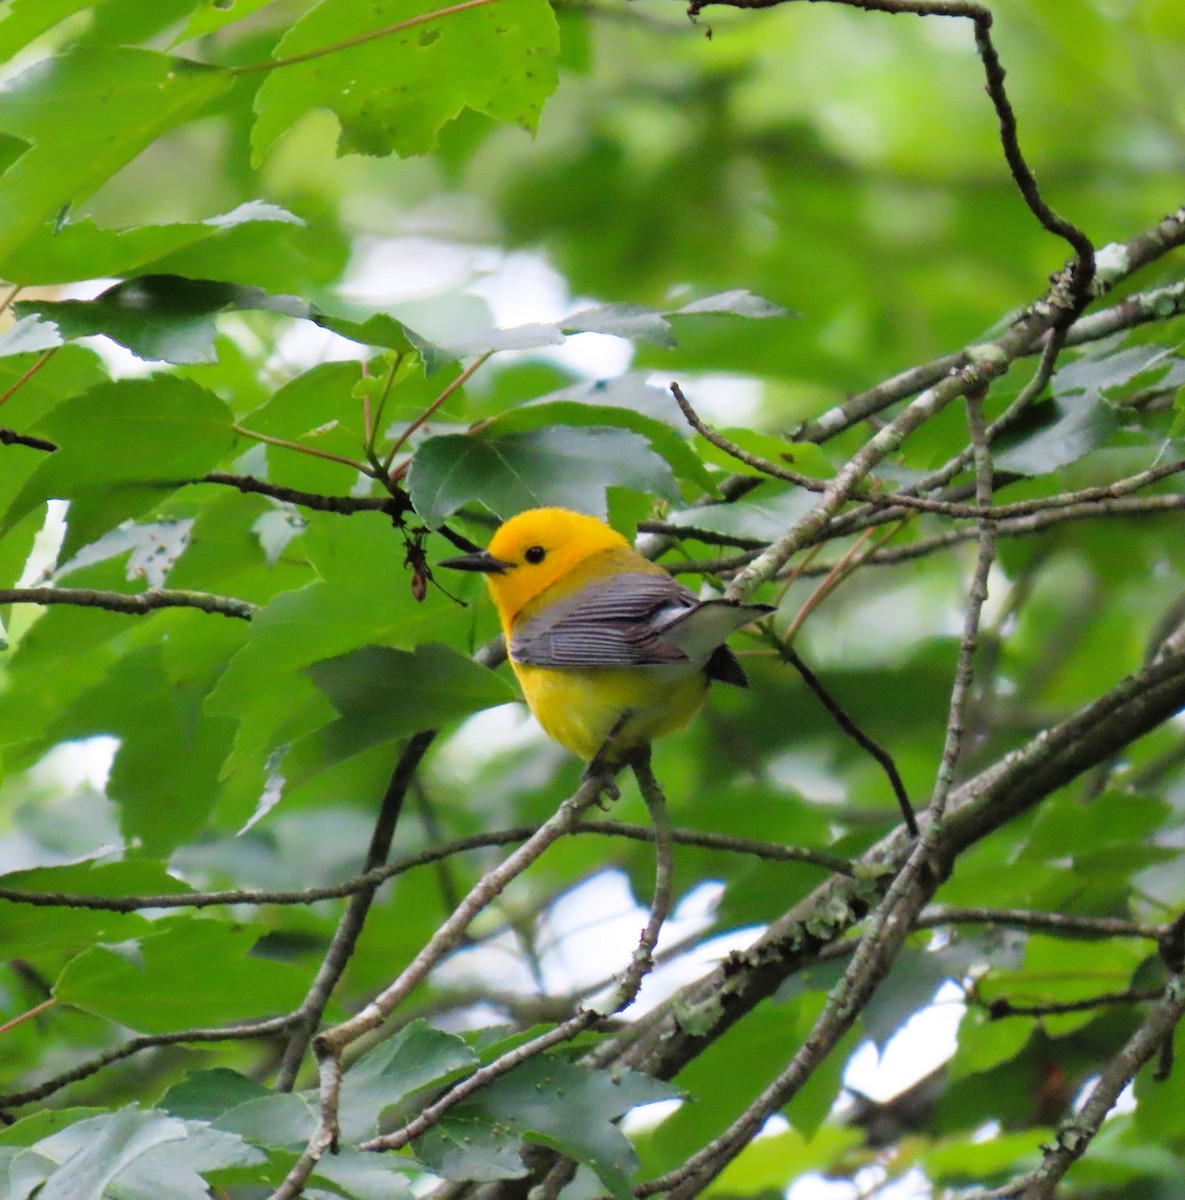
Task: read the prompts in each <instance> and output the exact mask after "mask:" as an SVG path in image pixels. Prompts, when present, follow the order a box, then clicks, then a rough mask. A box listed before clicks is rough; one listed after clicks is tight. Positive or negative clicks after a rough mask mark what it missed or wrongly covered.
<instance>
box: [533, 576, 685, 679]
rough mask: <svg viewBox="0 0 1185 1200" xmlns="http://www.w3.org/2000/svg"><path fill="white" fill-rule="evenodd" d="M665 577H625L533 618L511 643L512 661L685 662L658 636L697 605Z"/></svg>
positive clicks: (609, 664) (639, 664)
mask: <svg viewBox="0 0 1185 1200" xmlns="http://www.w3.org/2000/svg"><path fill="white" fill-rule="evenodd" d="M696 603H697V601H696V598H695V594H694V593H693V592H692V591H691V590H690V589H689V588H686V587H684V586H683V585H682V584H681V583H678V582H676V581H675V580H674V579H672V578H671V577H670V576H669V575H648V574H644V573H642V572H632V571H627V572H623V573H622V574H620V575H615V576H613V578H612V579H606V580H605V581H604V582H602V583H595V584H591V585H590V586H589V587H586V588H584V589H583V591H581V592H580V593H579V595H576V596H573V597H572V598H571V599H570V600H561V601H559V602H558V603H556V604H553V605H551V606H550V607H549V608H548V609H546V610H545V611H544V612H542V613H540V614H539V615H538V616H536V617H533V618H532V619H531V620H530V621H529V622H528V623H527V627H526V629H525V630H524V631H523V632H522V633H517V634H515V636H514V637H512V638H511V640H510V657H511V658H513V659H514V660H515V661H516V662H521V663H526V664H528V665H529V666H535V667H589V666H593V667H646V666H661V665H663V664H666V663H685V662H687V661H688V656H687V655H686V654H685V653H684V652H683V651H682V650H680V649H679V647H678V646H676V645H674V644H673V643H671V642H667V641H664V640H663V638H662V636H661V634H662V631H663V629H664V627H665V626H666V625H667V624H669V623H670V621H671V620H673V619H674V618H676V617H678V616H679V615H680V614H682V613H683V612H685V611H687V610H689V609H692V608H694V607H695V606H696Z"/></svg>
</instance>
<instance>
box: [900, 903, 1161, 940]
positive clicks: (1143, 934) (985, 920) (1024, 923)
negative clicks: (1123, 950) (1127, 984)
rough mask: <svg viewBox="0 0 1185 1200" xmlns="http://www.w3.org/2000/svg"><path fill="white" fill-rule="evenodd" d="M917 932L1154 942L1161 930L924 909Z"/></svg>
mask: <svg viewBox="0 0 1185 1200" xmlns="http://www.w3.org/2000/svg"><path fill="white" fill-rule="evenodd" d="M914 924H915V926H916V927H917V928H919V929H930V928H933V927H934V926H936V925H995V926H999V927H1000V928H1002V929H1040V930H1042V931H1043V932H1046V933H1055V934H1058V935H1060V936H1062V937H1087V938H1114V937H1125V938H1145V939H1147V940H1149V941H1157V940H1158V939H1159V938H1160V937H1161V936H1162V934H1163V929H1164V927H1163V926H1160V925H1147V924H1144V923H1142V922H1139V921H1125V920H1122V919H1121V918H1119V917H1075V916H1068V915H1067V914H1066V913H1058V912H1037V911H1036V910H1033V909H1027V908H956V907H948V906H946V905H943V906H942V907H939V908H927V909H925V910H924V911H923V912H921V913H920V914H919V915H918V919H917V920H916V921H915V922H914Z"/></svg>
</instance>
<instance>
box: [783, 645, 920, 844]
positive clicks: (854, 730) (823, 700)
mask: <svg viewBox="0 0 1185 1200" xmlns="http://www.w3.org/2000/svg"><path fill="white" fill-rule="evenodd" d="M773 642H774V643H776V646H777V651H778V654H779V655H781V657H782V659H783V660H784V661H785V662H788V663H789V664H790V665H791V666H792V667H793V668H794V669H795V670H796V671H797V672H798V673H799V675H801V676H802V681H803V683H805V684H806V685H807V687H808V688H810V689H811V691H812V692H814V694H815V696H816V697H817V699H818V701H819V703H820V704H822V705H823V707H824V708H825V709H826V710H827V711H828V712H829V713H830V714H831V716H832V717H833V718H834V720H835V723H836V724H837V725H838V726H839V727H840V729H842V730H843V731H844V733H846V734H847V735H848V737H850V738H851V739H852V741H854V742H855V743H856V744H857V745H858V746H860V747H861V749H863V750H865V751H867V753H869V754H870V755H872V757H873V758H874V759H875V760H876V762H877V764H878V765H879V766H880V768H881V770H882V771H884V773H885V775H886V777H887V778H888V780H889V786H890V787H891V788H892V789H893V795H894V796H896V797H897V804H898V806H899V807H900V809H901V816H902V818H903V819H904V821H905V826H906V828H907V829H908V830H909V832H910V833H911V834H912V835H913V836H914V837H917V836H918V822H917V818H916V817H915V816H914V812H913V805H912V804H911V803H910V802H909V794H908V793H907V792H906V790H905V784H904V783H903V782H902V781H901V774H900V772H899V771H898V770H897V764H896V763H895V762H894V761H893V756H892V755H891V754H890V753H889V752H888V751H887V750H886V749H885V748H884V747H883V746H881V745H879V744H878V743H876V742H874V741H873V740H872V738H870V737H869V736H868V734H866V733H865V732H864V731H863V730H862V729H861V728H860V726H859V725H857V724H856V722H855V721H853V720H852V718H851V717H850V716H849V715H848V714H847V712H845V711H844V709H843V708H842V706H841V705H840V704H839V702H838V701H837V700H836V699H835V697H834V696H832V695H831V693H830V692H829V691H828V690H827V689H826V688H825V687H824V686H823V682H822V680H821V679H820V678H819V677H818V676H817V675H816V674H815V673H814V671H812V670H811V669H810V667H808V666H807V665H806V663H805V662H803V660H802V658H801V656H800V655H799V653H798V651H796V650H795V649H794V647H793V646H791V645H789V644H787V643H786V642H783V641H782V640H781V639H780V638H777V637H774V638H773Z"/></svg>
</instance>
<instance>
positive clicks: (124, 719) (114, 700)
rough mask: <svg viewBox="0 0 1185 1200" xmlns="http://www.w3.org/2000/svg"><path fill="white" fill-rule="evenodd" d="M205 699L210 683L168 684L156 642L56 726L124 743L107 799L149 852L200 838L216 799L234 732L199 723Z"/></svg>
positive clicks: (113, 670)
mask: <svg viewBox="0 0 1185 1200" xmlns="http://www.w3.org/2000/svg"><path fill="white" fill-rule="evenodd" d="M169 615H170V617H171V616H173V614H169ZM158 630H159V623H158ZM205 695H206V686H205V681H204V680H200V679H199V680H196V681H195V680H184V681H182V680H178V679H176V678H170V676H169V674H168V673H167V671H166V669H165V663H164V645H163V644H162V642H161V641H160V640H157V639H154V641H153V642H152V644H150V645H147V646H144V647H142V648H140V649H137V650H133V651H131V652H130V653H127V654H125V655H123V656H122V657H121V658H120V659H118V660H117V661H116V662H115V663H114V664H113V665H112V666H111V667H110V669H109V670H108V671H107V673H106V674H105V675H104V677H103V679H102V680H101V681H100V682H99V683H98V684H97V685H96V686H95V687H93V688H91V689H89V690H88V691H86V692H84V693H83V694H82V695H81V696H80V697H79V698H78V699H77V700H76V701H75V702H74V703H73V704H72V705H69V706H68V707H65V708H64V710H63V712H62V714H61V716H60V717H59V719H58V721H57V722H55V725H54V733H55V734H56V736H58V737H61V738H66V737H70V738H77V737H90V736H93V735H95V734H101V733H106V734H113V735H115V736H117V737H118V738H119V739H120V741H119V749H118V750H117V751H116V753H115V759H114V761H113V762H112V765H111V777H110V779H109V780H108V783H107V794H108V795H109V796H110V797H111V799H112V800H114V801H115V802H116V803H117V804H118V806H119V826H120V832H121V833H122V834H123V836H124V837H125V838H126V839H127V841H128V842H129V843H133V844H137V845H139V846H140V847H141V848H142V849H143V850H145V851H146V852H148V853H150V854H168V853H169V852H170V851H171V850H173V849H174V848H175V847H176V846H178V845H180V844H181V843H183V842H186V841H188V840H190V839H191V838H193V837H194V836H196V835H197V834H198V833H199V832H200V831H201V830H202V829H204V828H205V826H206V822H207V819H208V818H209V815H210V810H211V809H212V808H213V807H214V804H215V803H216V802H217V800H218V771H219V768H220V767H221V765H222V763H223V761H224V760H225V758H226V755H227V753H228V752H229V750H230V745H231V739H232V736H233V733H234V726H233V725H232V724H231V723H230V722H229V721H219V720H214V719H210V718H207V719H205V720H202V719H201V711H202V704H203V702H204V700H205ZM164 762H184V763H185V770H184V771H178V772H170V771H162V770H161V763H164Z"/></svg>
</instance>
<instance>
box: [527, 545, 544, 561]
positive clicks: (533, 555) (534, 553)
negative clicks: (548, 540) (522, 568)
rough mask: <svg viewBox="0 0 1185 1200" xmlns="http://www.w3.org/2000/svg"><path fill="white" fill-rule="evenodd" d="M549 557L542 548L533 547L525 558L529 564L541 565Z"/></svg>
mask: <svg viewBox="0 0 1185 1200" xmlns="http://www.w3.org/2000/svg"><path fill="white" fill-rule="evenodd" d="M546 557H547V551H546V550H544V549H543V547H542V546H532V547H531V548H530V549H529V550H528V551H527V552H526V554H524V555H523V558H525V559H526V560H527V562H529V563H541V562H542V561H543V560H544V558H546Z"/></svg>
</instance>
